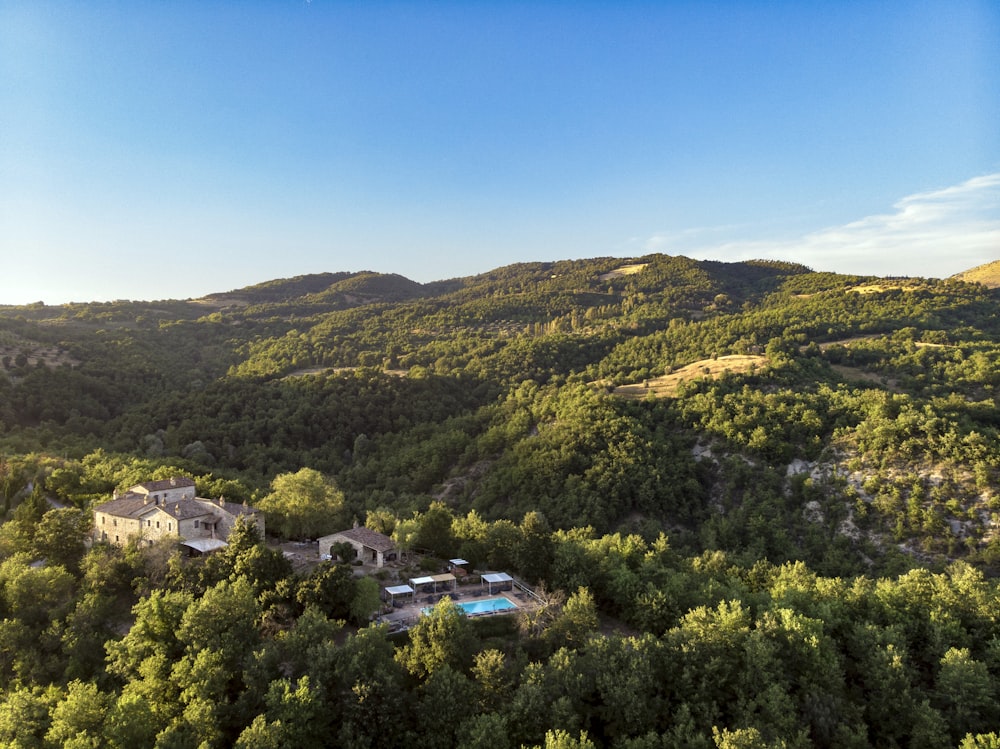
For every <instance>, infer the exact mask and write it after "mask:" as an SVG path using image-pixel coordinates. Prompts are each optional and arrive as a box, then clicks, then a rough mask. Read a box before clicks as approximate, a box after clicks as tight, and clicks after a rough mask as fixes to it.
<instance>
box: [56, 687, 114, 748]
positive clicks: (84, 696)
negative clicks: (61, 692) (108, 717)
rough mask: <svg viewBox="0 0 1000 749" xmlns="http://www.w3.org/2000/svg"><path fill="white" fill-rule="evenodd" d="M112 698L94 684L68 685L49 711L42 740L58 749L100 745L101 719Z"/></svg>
mask: <svg viewBox="0 0 1000 749" xmlns="http://www.w3.org/2000/svg"><path fill="white" fill-rule="evenodd" d="M113 699H114V698H113V697H112V696H110V695H107V694H104V693H102V692H101V691H100V690H99V689H98V688H97V685H96V684H92V683H88V682H82V681H71V682H70V683H69V684H68V685H67V687H66V695H65V697H63V699H62V700H60V701H59V703H58V704H57V705H56V706H55V708H54V709H53V710H52V724H51V726H50V727H49V730H48V732H47V733H46V734H45V739H46V741H48V742H49V743H51V744H54V745H56V746H62V747H79V748H80V749H83V748H84V747H94V746H101V745H102V744H103V743H104V718H105V714H106V713H107V712H108V707H109V705H110V703H111V702H112V701H113Z"/></svg>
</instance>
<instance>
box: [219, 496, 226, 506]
mask: <svg viewBox="0 0 1000 749" xmlns="http://www.w3.org/2000/svg"><path fill="white" fill-rule="evenodd" d="M225 506H226V498H225V497H223V496H222V495H221V494H220V495H219V507H225Z"/></svg>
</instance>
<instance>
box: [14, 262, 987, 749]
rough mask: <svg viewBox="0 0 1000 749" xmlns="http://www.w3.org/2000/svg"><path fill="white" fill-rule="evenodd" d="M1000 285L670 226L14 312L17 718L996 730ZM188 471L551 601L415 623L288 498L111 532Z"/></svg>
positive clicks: (156, 726) (346, 742)
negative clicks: (607, 242) (394, 269)
mask: <svg viewBox="0 0 1000 749" xmlns="http://www.w3.org/2000/svg"><path fill="white" fill-rule="evenodd" d="M998 301H1000V291H997V290H995V289H992V288H990V287H989V286H987V285H984V284H981V283H970V282H965V281H960V280H956V279H946V280H937V279H920V278H906V279H881V278H872V277H861V276H846V275H840V274H831V273H817V272H813V271H811V270H810V269H808V268H806V267H804V266H800V265H795V264H791V263H782V262H768V261H758V262H747V263H718V262H707V261H695V260H691V259H688V258H684V257H671V256H665V255H652V256H648V257H641V258H635V259H631V260H622V259H616V258H596V259H592V260H577V261H561V262H553V263H524V264H518V265H513V266H508V267H504V268H498V269H496V270H494V271H491V272H489V273H486V274H483V275H480V276H474V277H469V278H461V279H451V280H447V281H441V282H436V283H431V284H423V285H421V284H417V283H415V282H412V281H410V280H408V279H405V278H403V277H401V276H396V275H381V274H375V273H327V274H318V275H313V276H303V277H299V278H294V279H285V280H280V281H273V282H269V283H262V284H259V285H257V286H252V287H248V288H245V289H239V290H235V291H231V292H227V293H219V294H213V295H211V296H209V297H206V298H204V299H197V300H183V301H177V300H164V301H156V302H133V301H121V302H114V303H104V304H97V303H95V304H71V305H64V306H58V307H49V306H45V305H42V304H36V305H30V306H25V307H0V493H2V497H3V502H4V511H5V513H6V518H7V520H6V522H5V524H4V525H3V526H2V528H0V558H2V561H0V617H2V621H0V628H2V631H0V687H2V702H0V737H2V738H0V742H4V743H5V744H9V745H16V746H50V745H51V746H69V745H73V746H76V745H80V746H84V745H86V746H153V745H156V746H199V745H204V746H229V745H233V744H234V743H235V744H238V745H240V746H247V747H251V746H252V747H257V746H260V747H264V746H306V745H315V746H322V745H330V746H334V745H335V746H355V745H356V746H399V745H401V744H403V743H411V744H413V745H417V746H425V745H426V746H452V745H463V746H478V745H485V744H486V743H487V742H489V745H490V746H493V747H498V746H512V747H516V746H521V745H525V746H552V747H555V746H614V747H647V746H648V747H659V746H664V747H666V746H671V747H673V746H691V747H701V746H705V747H712V746H733V747H735V746H741V747H742V746H779V745H784V746H812V745H816V746H958V745H959V744H960V743H962V742H965V744H966V745H968V746H988V745H991V744H989V743H988V742H989V741H990V739H989V738H988V737H987V736H985V734H988V732H989V731H992V730H997V729H998V728H1000V723H998V722H1000V714H998V713H997V711H996V707H995V706H996V704H998V700H1000V646H998V645H997V643H1000V614H998V611H1000V609H998V607H997V606H998V601H1000V589H998V587H997V583H996V580H995V576H996V574H997V572H998V571H1000V538H998V535H997V524H998V522H1000V494H998V491H997V488H998V471H1000V441H998V439H997V437H998V428H1000V416H998V413H1000V412H998V410H997V403H996V388H997V387H1000V366H998V359H1000V318H998V312H1000V306H998ZM734 355H740V357H741V359H740V360H741V361H745V362H747V363H746V364H745V365H744V366H741V367H736V366H735V365H730V364H729V362H731V361H734V360H735V359H731V358H729V357H733V356H734ZM175 475H186V476H191V477H193V478H195V480H196V482H197V485H198V491H199V494H200V495H202V496H221V495H225V496H226V497H227V498H229V499H231V500H234V501H242V500H246V501H248V502H251V503H263V504H264V505H267V506H269V507H273V508H276V510H277V513H278V514H277V515H276V516H275V518H276V522H275V523H274V524H273V525H272V524H271V523H270V522H269V524H268V525H269V528H271V529H273V530H275V531H278V532H281V533H282V534H284V535H285V536H286V537H288V538H294V539H303V538H309V537H313V538H314V537H315V536H316V535H318V534H319V533H321V532H323V531H324V530H330V529H333V527H334V526H335V525H336V524H342V525H344V526H345V527H346V526H349V524H351V523H352V522H355V521H357V522H360V523H366V524H368V525H369V526H370V527H376V528H377V529H379V530H381V531H382V532H385V533H388V534H392V535H394V536H395V537H397V538H399V539H401V540H406V541H407V542H408V543H411V544H412V545H414V546H416V547H419V548H421V549H423V550H424V551H426V552H427V553H430V554H432V555H437V556H440V557H441V558H445V559H447V558H448V557H449V555H452V556H453V555H455V554H456V553H457V554H459V555H461V556H463V557H464V558H466V559H469V560H472V561H474V562H476V563H478V565H479V566H480V567H481V568H486V567H489V568H495V569H501V568H506V569H510V570H511V571H513V572H516V573H517V574H518V575H520V576H522V577H523V578H524V579H526V580H528V581H529V582H531V583H534V584H539V585H541V586H542V589H544V590H547V591H550V592H551V597H550V603H551V605H550V606H548V607H546V609H545V611H544V612H543V614H542V615H540V616H539V618H538V619H536V620H534V621H521V622H520V625H521V628H520V631H519V630H518V629H517V627H515V626H514V624H513V620H510V621H509V622H508V623H506V624H505V623H504V622H503V621H499V620H498V621H499V623H497V621H494V622H493V623H492V624H484V623H482V622H475V623H474V622H471V621H470V622H467V621H465V620H464V619H460V618H459V619H454V617H453V616H452V614H453V612H452V611H451V610H450V609H449V608H448V607H447V606H442V607H440V611H438V610H435V612H434V614H433V616H431V617H428V618H427V620H426V621H422V622H421V624H420V625H419V627H418V629H417V630H416V631H411V634H410V636H409V638H408V639H405V640H404V641H402V642H398V641H395V640H393V639H391V638H389V637H388V635H387V634H386V633H385V632H384V631H382V630H380V629H378V628H362V629H359V630H356V629H355V626H356V625H359V624H364V623H365V621H366V615H365V611H366V605H367V602H368V601H369V600H370V597H371V595H372V591H371V590H370V589H368V586H367V584H364V583H362V584H359V583H358V582H357V581H356V580H355V578H354V577H353V576H352V575H351V574H350V570H349V568H348V569H347V570H346V571H345V568H344V566H343V565H333V564H330V565H323V566H321V567H319V568H317V569H316V570H314V571H312V572H310V573H308V574H301V573H296V572H293V571H292V570H291V569H290V568H288V566H287V563H286V562H285V561H284V560H283V558H282V557H281V555H280V553H277V552H274V551H273V550H271V549H270V548H269V547H268V546H267V545H265V544H264V543H263V541H264V539H260V538H254V537H253V534H252V533H251V532H250V531H247V532H246V537H245V538H243V539H242V540H240V541H239V542H237V543H231V544H230V547H229V548H228V549H227V550H226V551H225V553H223V554H220V555H217V556H216V557H211V558H209V559H208V560H205V561H201V562H182V561H181V560H180V559H179V558H178V557H176V556H175V555H173V554H172V552H171V551H170V549H169V548H167V547H165V546H164V547H163V548H160V547H159V546H158V547H156V548H154V549H142V550H139V549H135V548H133V549H125V550H118V549H113V548H106V547H104V546H102V545H100V544H97V545H94V546H93V547H92V548H91V547H90V546H89V545H85V544H84V539H85V538H86V536H87V532H88V530H89V528H88V525H87V524H88V520H89V517H90V509H91V508H92V507H93V506H94V504H95V503H98V502H101V501H104V500H105V499H107V497H108V496H109V495H110V494H111V493H112V492H113V491H115V490H121V489H125V488H127V487H129V486H131V485H133V484H135V483H138V482H141V481H145V480H149V479H155V478H167V477H170V476H175ZM307 479H308V481H307ZM307 484H308V486H311V487H313V489H310V491H315V496H317V497H324V499H323V500H322V501H320V500H317V502H316V504H317V506H318V507H320V508H323V509H319V510H317V508H316V507H313V508H312V511H310V512H307V511H301V512H299V511H298V510H296V511H294V512H293V511H292V510H290V509H287V508H289V507H291V506H292V505H293V504H294V503H287V504H285V505H283V504H281V501H280V500H281V498H282V497H283V496H288V494H289V492H291V493H293V494H294V489H293V487H296V486H306V485H307ZM309 496H313V495H311V494H310V495H309ZM297 504H298V506H301V505H302V503H301V502H299V503H297ZM53 508H56V509H53ZM296 513H299V514H296ZM42 559H44V560H46V561H45V564H43V565H41V566H39V565H37V564H32V563H33V562H37V561H38V560H42ZM609 622H611V623H612V624H611V625H610V626H611V627H612V628H613V629H614V630H615V634H613V635H608V627H609V625H608V623H609ZM599 631H600V632H603V633H604V635H605V636H603V637H596V636H594V635H595V634H596V633H597V632H599ZM167 633H169V634H167ZM105 644H106V645H105ZM790 664H794V665H793V666H791V667H790ZM151 695H157V699H156V700H151V699H150V697H151ZM26 715H31V716H34V717H32V718H31V719H30V720H29V719H26V718H24V717H23V716H26ZM900 716H905V717H904V718H903V719H900ZM432 718H433V721H434V723H433V725H431V724H430V723H427V721H429V720H431V719H432ZM442 722H444V723H445V724H446V727H445V730H440V729H441V723H442ZM977 734H984V736H981V737H980V738H978V739H977V738H975V735H977ZM74 742H75V743H74ZM88 742H89V743H88ZM976 742H978V743H976Z"/></svg>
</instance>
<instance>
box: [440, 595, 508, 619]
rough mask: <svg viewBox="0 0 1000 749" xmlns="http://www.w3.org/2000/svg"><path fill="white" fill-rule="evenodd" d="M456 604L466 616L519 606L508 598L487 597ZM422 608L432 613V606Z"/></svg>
mask: <svg viewBox="0 0 1000 749" xmlns="http://www.w3.org/2000/svg"><path fill="white" fill-rule="evenodd" d="M455 605H456V606H458V607H459V608H460V609H462V610H463V611H464V612H465V615H466V616H469V614H488V613H490V612H493V611H507V610H508V609H516V608H517V606H515V605H514V604H513V603H511V602H510V601H508V600H507V599H506V598H487V599H486V600H485V601H468V602H467V603H457V602H456V603H455ZM420 610H421V611H422V612H423V613H424V614H429V613H431V610H430V608H424V609H420Z"/></svg>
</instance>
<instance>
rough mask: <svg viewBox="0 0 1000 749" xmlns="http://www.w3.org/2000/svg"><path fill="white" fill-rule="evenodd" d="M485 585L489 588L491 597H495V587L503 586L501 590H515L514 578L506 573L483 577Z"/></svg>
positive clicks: (492, 573) (494, 573)
mask: <svg viewBox="0 0 1000 749" xmlns="http://www.w3.org/2000/svg"><path fill="white" fill-rule="evenodd" d="M482 579H483V585H488V586H489V591H490V595H493V586H494V585H500V586H502V587H501V588H500V590H512V589H513V588H514V578H513V577H511V576H510V575H508V574H507V573H506V572H489V573H487V574H485V575H483V577H482Z"/></svg>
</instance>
